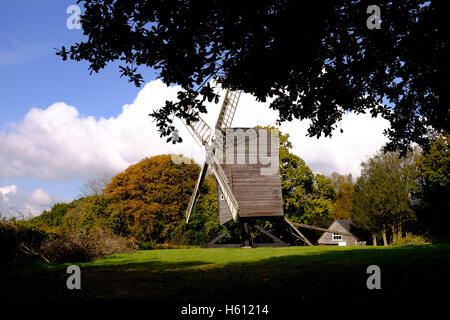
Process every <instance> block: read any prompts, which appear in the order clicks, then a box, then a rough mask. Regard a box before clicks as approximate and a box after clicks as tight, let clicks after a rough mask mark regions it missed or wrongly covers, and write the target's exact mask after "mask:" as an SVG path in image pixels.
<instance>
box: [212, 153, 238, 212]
mask: <svg viewBox="0 0 450 320" xmlns="http://www.w3.org/2000/svg"><path fill="white" fill-rule="evenodd" d="M206 159H207V161H208V162H209V165H210V166H211V169H212V171H213V173H214V176H215V178H216V180H217V183H218V184H219V186H220V189H221V191H222V194H223V197H224V200H225V201H226V204H227V206H228V209H229V211H230V213H231V216H232V217H233V220H234V221H236V220H237V217H238V212H239V205H238V202H237V200H236V198H235V196H234V194H233V192H232V190H231V188H230V185H229V181H228V178H227V176H226V174H225V172H223V169H222V167H221V165H220V163H219V160H218V159H217V158H216V156H215V155H214V154H213V153H212V152H211V151H208V152H207V155H206Z"/></svg>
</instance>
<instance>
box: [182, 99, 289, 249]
mask: <svg viewBox="0 0 450 320" xmlns="http://www.w3.org/2000/svg"><path fill="white" fill-rule="evenodd" d="M239 97H240V92H233V91H230V90H227V92H226V95H225V98H224V102H223V104H222V107H221V110H220V113H219V117H218V119H217V122H216V125H215V131H214V133H213V132H212V130H211V128H210V127H209V126H208V124H207V123H206V122H205V121H204V120H203V119H202V118H200V117H198V116H197V117H198V118H199V120H198V121H196V122H191V123H189V124H187V123H186V127H187V128H188V130H189V132H190V133H191V135H192V136H193V137H194V139H195V140H196V141H197V142H198V143H199V144H200V145H202V146H204V147H205V152H206V161H205V163H204V164H203V165H202V168H201V172H200V175H199V178H198V181H197V184H196V186H195V189H194V192H193V194H192V196H191V199H190V202H189V205H188V208H187V218H186V222H187V223H188V222H189V218H190V216H191V213H192V210H193V208H194V204H195V201H196V199H197V197H198V195H199V187H200V185H201V184H202V182H203V180H204V177H205V175H206V172H207V170H208V168H210V169H211V171H212V172H213V174H214V177H215V178H216V182H217V201H218V215H219V221H220V224H224V223H226V222H228V221H230V220H231V219H233V220H235V221H236V220H237V219H239V220H240V221H241V222H242V225H243V230H244V239H245V240H244V243H243V244H231V245H230V244H228V245H218V244H216V242H217V241H218V240H219V239H221V238H222V237H224V236H225V235H226V233H228V231H226V232H224V233H222V234H221V235H219V236H218V237H216V238H215V239H213V240H212V241H211V242H210V243H209V244H208V246H209V247H214V246H227V247H230V246H232V247H237V246H241V245H244V246H248V245H249V244H251V239H250V238H249V237H248V235H249V226H251V225H252V224H251V223H250V222H251V221H252V220H253V219H254V218H269V217H275V216H283V199H282V192H281V179H280V171H279V156H278V131H277V130H274V132H272V131H271V130H267V129H263V128H231V123H232V121H233V117H234V114H235V112H236V107H237V104H238V101H239ZM191 112H193V110H192V111H191ZM254 227H255V228H257V229H258V230H259V231H261V232H262V233H264V234H265V235H267V236H268V237H269V238H271V239H272V240H273V243H262V244H256V243H253V244H252V245H253V246H254V247H256V246H288V244H287V243H285V242H283V241H281V240H280V239H279V238H277V237H276V236H274V235H272V234H271V233H269V232H268V231H266V230H264V229H263V228H262V227H260V226H257V225H256V226H254Z"/></svg>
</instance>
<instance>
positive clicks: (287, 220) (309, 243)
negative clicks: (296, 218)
mask: <svg viewBox="0 0 450 320" xmlns="http://www.w3.org/2000/svg"><path fill="white" fill-rule="evenodd" d="M284 221H286V222H287V224H288V225H289V226H290V227H291V228H292V229H294V230H295V232H297V234H299V235H300V237H301V239H302V240H303V241H305V242H306V244H307V245H308V246H312V245H313V244H312V243H311V242H310V241H309V240H308V239H307V238H306V237H305V236H304V235H303V233H301V232H300V231H299V230H298V229H297V228H296V227H295V226H294V224H293V223H292V222H291V221H290V220H289V219H288V218H286V217H284Z"/></svg>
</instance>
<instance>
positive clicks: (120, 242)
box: [40, 229, 136, 262]
mask: <svg viewBox="0 0 450 320" xmlns="http://www.w3.org/2000/svg"><path fill="white" fill-rule="evenodd" d="M135 250H136V246H135V245H134V244H133V243H132V242H130V241H129V240H127V239H125V238H122V237H119V236H117V235H114V234H113V233H111V232H110V231H107V230H102V229H92V230H90V231H86V230H83V231H81V230H77V231H72V232H70V233H66V234H63V235H61V236H58V237H55V238H52V239H49V240H47V241H46V242H45V243H44V244H43V245H42V246H41V248H40V253H41V254H42V255H43V256H45V257H46V258H47V259H48V260H49V261H51V262H72V261H76V262H85V261H92V260H95V259H99V258H102V257H105V256H108V255H111V254H116V253H130V252H133V251H135Z"/></svg>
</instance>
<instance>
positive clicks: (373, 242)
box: [372, 233, 377, 247]
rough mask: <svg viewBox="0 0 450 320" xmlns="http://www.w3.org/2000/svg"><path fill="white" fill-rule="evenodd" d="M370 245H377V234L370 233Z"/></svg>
mask: <svg viewBox="0 0 450 320" xmlns="http://www.w3.org/2000/svg"><path fill="white" fill-rule="evenodd" d="M372 245H374V246H375V247H376V246H377V235H376V234H375V233H372Z"/></svg>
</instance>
